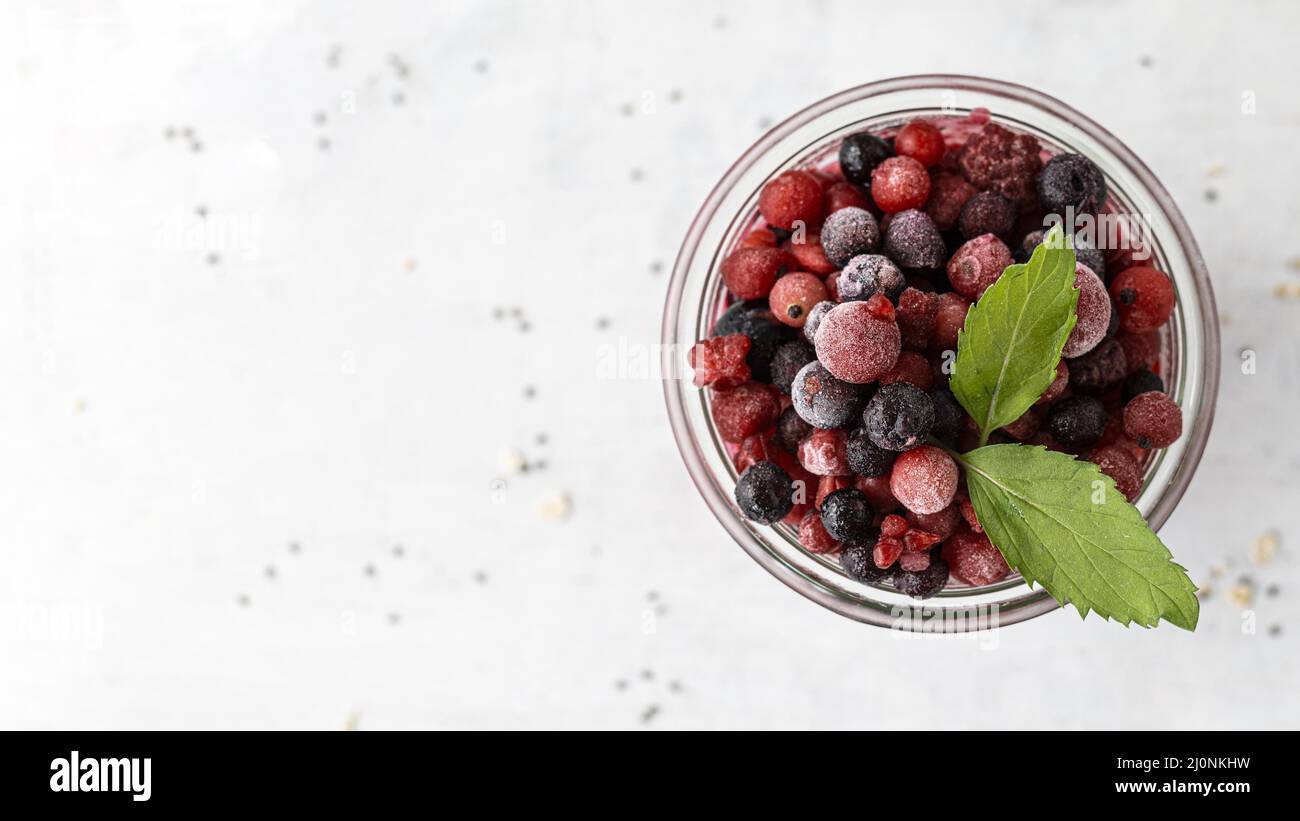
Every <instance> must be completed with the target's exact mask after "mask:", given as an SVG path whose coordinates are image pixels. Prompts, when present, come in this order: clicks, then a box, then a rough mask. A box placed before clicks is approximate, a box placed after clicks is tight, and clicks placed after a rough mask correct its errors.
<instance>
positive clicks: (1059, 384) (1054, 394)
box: [1038, 360, 1070, 404]
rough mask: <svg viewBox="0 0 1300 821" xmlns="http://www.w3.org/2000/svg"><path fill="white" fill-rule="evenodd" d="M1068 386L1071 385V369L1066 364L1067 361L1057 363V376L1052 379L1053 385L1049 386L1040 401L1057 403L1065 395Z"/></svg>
mask: <svg viewBox="0 0 1300 821" xmlns="http://www.w3.org/2000/svg"><path fill="white" fill-rule="evenodd" d="M1068 384H1070V368H1069V366H1068V365H1066V364H1065V360H1059V361H1057V363H1056V376H1055V378H1053V379H1052V384H1050V385H1048V386H1047V390H1045V391H1043V395H1042V396H1040V397H1038V401H1039V402H1040V403H1042V402H1046V403H1048V404H1050V403H1052V402H1055V401H1056V400H1057V399H1060V398H1061V395H1062V394H1064V393H1065V386H1066V385H1068Z"/></svg>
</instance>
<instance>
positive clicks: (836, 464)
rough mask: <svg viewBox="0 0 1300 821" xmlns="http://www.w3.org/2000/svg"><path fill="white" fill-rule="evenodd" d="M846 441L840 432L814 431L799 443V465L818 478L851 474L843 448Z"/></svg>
mask: <svg viewBox="0 0 1300 821" xmlns="http://www.w3.org/2000/svg"><path fill="white" fill-rule="evenodd" d="M847 440H848V437H847V435H846V434H845V432H844V431H842V430H822V429H820V428H819V429H817V430H814V431H813V432H812V433H811V434H810V435H809V436H808V438H807V439H805V440H803V441H802V442H800V443H799V464H801V465H803V466H804V469H805V470H807V471H808V472H809V473H813V474H816V475H818V476H845V475H847V474H850V473H852V472H853V471H852V469H851V468H849V457H848V453H846V452H845V450H844V446H845V444H846V442H847Z"/></svg>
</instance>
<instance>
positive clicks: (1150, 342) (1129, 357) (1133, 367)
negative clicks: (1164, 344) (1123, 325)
mask: <svg viewBox="0 0 1300 821" xmlns="http://www.w3.org/2000/svg"><path fill="white" fill-rule="evenodd" d="M1115 338H1116V339H1118V340H1119V344H1120V345H1123V346H1124V361H1125V362H1127V363H1128V372H1129V373H1134V372H1135V371H1139V370H1142V369H1143V368H1146V369H1148V370H1155V366H1156V364H1157V363H1159V362H1160V334H1159V333H1158V332H1156V331H1145V332H1140V333H1123V332H1121V333H1120V334H1119V335H1118V336H1116V337H1115Z"/></svg>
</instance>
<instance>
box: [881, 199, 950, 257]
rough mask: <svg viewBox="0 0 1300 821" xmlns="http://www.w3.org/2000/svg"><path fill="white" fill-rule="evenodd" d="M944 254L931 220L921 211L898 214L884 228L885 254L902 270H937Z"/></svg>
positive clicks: (940, 239)
mask: <svg viewBox="0 0 1300 821" xmlns="http://www.w3.org/2000/svg"><path fill="white" fill-rule="evenodd" d="M947 251H948V249H947V246H945V245H944V242H943V236H942V235H941V234H940V233H939V229H938V228H936V227H935V225H934V220H932V219H930V217H929V215H928V214H926V213H925V212H924V211H917V210H914V209H913V210H910V211H900V212H899V213H897V214H894V215H893V216H891V217H890V218H889V224H888V225H887V226H885V255H886V256H888V257H889V258H890V259H892V260H893V261H894V262H896V263H898V264H899V265H901V266H903V267H904V268H940V267H942V266H943V261H944V259H945V258H946V257H947Z"/></svg>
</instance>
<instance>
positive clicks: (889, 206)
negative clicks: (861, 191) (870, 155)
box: [871, 157, 930, 214]
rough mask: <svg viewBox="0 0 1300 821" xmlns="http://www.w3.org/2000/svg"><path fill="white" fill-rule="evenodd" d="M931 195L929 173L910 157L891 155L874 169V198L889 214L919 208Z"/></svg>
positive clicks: (872, 186) (872, 182) (872, 189)
mask: <svg viewBox="0 0 1300 821" xmlns="http://www.w3.org/2000/svg"><path fill="white" fill-rule="evenodd" d="M929 197H930V175H929V174H928V173H927V172H926V170H925V166H924V165H922V164H921V163H919V162H917V161H916V160H914V159H912V158H911V157H890V158H889V159H887V160H885V161H884V162H882V163H881V164H880V165H878V166H876V169H875V170H874V171H872V172H871V198H872V199H873V200H875V203H876V205H877V206H878V207H879V208H880V210H881V211H884V212H885V213H886V214H896V213H898V212H899V211H906V210H908V209H910V208H920V207H922V206H924V205H925V201H926V200H927V199H929Z"/></svg>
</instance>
